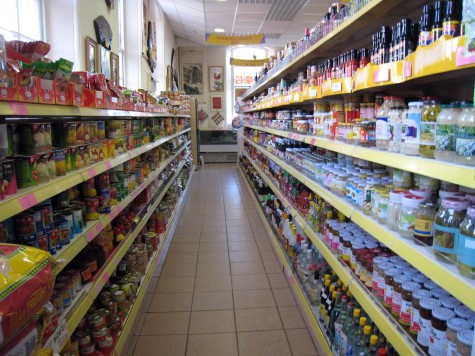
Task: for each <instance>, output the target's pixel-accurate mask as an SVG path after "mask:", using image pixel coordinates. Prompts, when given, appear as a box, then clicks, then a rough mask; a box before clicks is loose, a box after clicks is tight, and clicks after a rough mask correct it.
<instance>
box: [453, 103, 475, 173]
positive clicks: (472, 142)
mask: <svg viewBox="0 0 475 356" xmlns="http://www.w3.org/2000/svg"><path fill="white" fill-rule="evenodd" d="M455 149H456V152H457V153H456V155H455V163H459V164H464V165H467V166H475V108H474V106H473V104H462V112H461V113H460V115H459V116H458V119H457V139H456V143H455Z"/></svg>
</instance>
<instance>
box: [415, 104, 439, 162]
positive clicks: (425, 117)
mask: <svg viewBox="0 0 475 356" xmlns="http://www.w3.org/2000/svg"><path fill="white" fill-rule="evenodd" d="M440 110H441V108H440V103H439V102H438V101H437V100H426V101H425V102H424V108H423V109H422V113H421V115H422V117H421V135H420V141H419V144H420V146H419V154H420V155H421V156H422V157H425V158H434V151H435V140H436V131H437V116H438V115H439V113H440Z"/></svg>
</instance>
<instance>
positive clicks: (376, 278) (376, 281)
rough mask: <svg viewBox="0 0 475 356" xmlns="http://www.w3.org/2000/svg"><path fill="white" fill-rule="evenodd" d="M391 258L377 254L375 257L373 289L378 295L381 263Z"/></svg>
mask: <svg viewBox="0 0 475 356" xmlns="http://www.w3.org/2000/svg"><path fill="white" fill-rule="evenodd" d="M388 261H389V259H388V258H387V257H384V256H376V257H375V258H373V283H372V288H371V291H372V292H373V294H375V295H377V294H378V284H379V279H380V277H379V265H381V264H383V263H385V262H388Z"/></svg>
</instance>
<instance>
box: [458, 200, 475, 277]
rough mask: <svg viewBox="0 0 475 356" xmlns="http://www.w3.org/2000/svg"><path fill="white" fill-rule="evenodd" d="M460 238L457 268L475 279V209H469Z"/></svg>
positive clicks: (461, 228) (460, 230) (460, 231)
mask: <svg viewBox="0 0 475 356" xmlns="http://www.w3.org/2000/svg"><path fill="white" fill-rule="evenodd" d="M458 236H459V241H458V249H457V251H458V252H457V267H458V269H459V271H460V273H462V274H463V275H464V276H467V277H470V278H475V207H469V208H468V209H467V215H466V217H465V219H464V220H463V221H462V224H461V225H460V229H459V235H458Z"/></svg>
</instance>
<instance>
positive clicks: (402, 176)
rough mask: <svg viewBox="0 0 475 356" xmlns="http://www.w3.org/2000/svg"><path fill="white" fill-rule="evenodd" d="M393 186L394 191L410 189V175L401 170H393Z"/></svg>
mask: <svg viewBox="0 0 475 356" xmlns="http://www.w3.org/2000/svg"><path fill="white" fill-rule="evenodd" d="M393 184H394V188H396V189H410V188H412V173H411V172H408V171H404V170H402V169H398V168H394V170H393Z"/></svg>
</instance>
